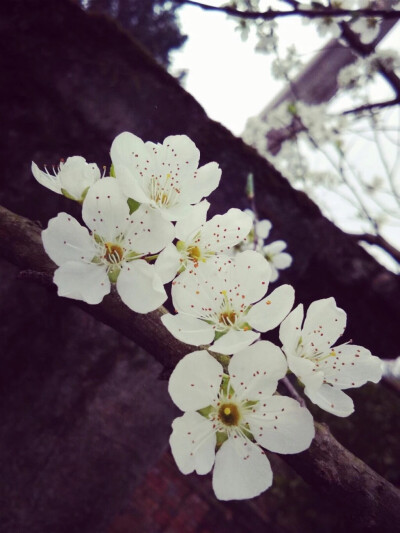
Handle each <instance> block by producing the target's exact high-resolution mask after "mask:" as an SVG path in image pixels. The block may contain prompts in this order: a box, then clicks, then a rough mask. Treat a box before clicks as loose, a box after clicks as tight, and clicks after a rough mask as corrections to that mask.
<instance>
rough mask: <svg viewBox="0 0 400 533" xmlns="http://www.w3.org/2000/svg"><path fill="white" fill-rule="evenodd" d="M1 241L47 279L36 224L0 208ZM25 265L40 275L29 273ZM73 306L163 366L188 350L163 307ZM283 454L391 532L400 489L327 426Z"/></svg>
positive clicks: (110, 299) (359, 516)
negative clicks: (166, 322) (300, 448)
mask: <svg viewBox="0 0 400 533" xmlns="http://www.w3.org/2000/svg"><path fill="white" fill-rule="evenodd" d="M0 242H1V246H0V254H1V255H2V256H3V257H4V258H5V259H7V260H8V261H11V262H12V263H14V264H16V265H18V266H20V267H22V268H25V269H28V272H25V274H24V276H25V277H27V278H28V279H29V278H30V279H35V280H37V278H38V279H39V281H40V283H42V282H43V280H44V283H45V284H47V283H48V280H49V275H50V274H51V272H52V271H53V270H54V269H55V265H54V264H52V262H51V261H50V259H49V258H48V257H47V256H46V254H45V252H44V250H43V247H42V245H41V238H40V228H39V227H38V226H37V225H36V224H34V223H32V222H31V221H30V220H28V219H26V218H23V217H20V216H18V215H16V214H14V213H12V212H10V211H8V210H7V209H5V208H3V207H0ZM29 269H33V270H35V271H37V272H38V273H39V274H32V273H29ZM42 273H44V275H43V274H42ZM46 280H47V281H46ZM77 305H79V306H80V307H81V308H83V309H85V311H86V312H88V313H89V314H91V315H93V316H94V317H96V318H97V319H99V320H101V321H102V322H104V323H106V324H108V325H110V326H112V327H113V328H114V329H115V330H116V331H118V332H120V333H122V334H123V335H125V336H126V337H128V338H130V339H132V340H134V341H135V342H136V343H138V344H139V345H141V346H142V347H143V348H145V349H146V350H147V351H148V352H149V353H151V354H152V355H154V357H156V359H158V361H160V362H161V363H162V364H163V365H164V367H166V368H167V369H171V368H173V367H174V365H175V364H176V363H177V362H178V361H179V359H180V358H181V357H182V356H183V355H185V354H186V353H188V352H189V351H190V349H191V347H190V346H188V345H186V344H183V343H181V342H179V341H178V340H176V339H175V338H174V337H172V336H171V335H170V333H169V332H168V331H167V330H166V329H165V328H164V327H163V325H162V323H161V321H160V317H161V316H162V315H163V314H164V313H166V310H165V309H163V308H160V309H158V310H156V311H154V312H152V313H148V314H146V315H140V314H137V313H134V312H133V311H131V310H130V309H128V307H126V306H125V305H124V304H123V303H122V302H121V300H120V298H119V296H118V295H117V294H116V292H113V293H111V294H110V295H108V296H106V297H105V298H104V300H103V302H102V303H101V304H100V305H96V306H94V305H87V304H85V303H82V302H77ZM282 458H283V459H284V460H285V461H287V462H288V463H289V464H290V465H291V466H293V468H295V470H296V471H297V472H298V473H299V474H300V475H302V476H303V477H304V479H306V480H307V481H309V482H310V483H311V484H312V485H314V486H317V487H318V488H322V490H323V491H324V492H325V493H326V494H327V495H328V496H329V497H331V498H334V499H335V500H336V501H337V502H338V504H340V505H341V506H343V507H344V508H347V510H348V511H349V512H350V513H352V515H353V517H356V520H355V522H356V524H357V531H363V532H373V531H376V532H378V531H379V533H384V532H389V531H393V529H392V526H393V524H395V523H399V521H400V491H398V490H397V489H396V488H395V487H394V486H393V485H391V484H390V483H389V482H388V481H386V480H385V479H383V478H382V477H381V476H379V475H378V474H377V473H376V472H374V471H373V470H372V469H371V468H369V467H368V466H367V465H366V464H364V463H363V462H362V461H360V460H359V459H358V458H357V457H355V456H354V455H353V454H352V453H351V452H349V451H348V450H346V449H345V448H344V447H343V446H342V445H341V444H339V443H338V442H337V441H336V440H335V439H334V437H333V436H332V435H331V433H330V432H329V430H328V428H327V427H325V426H322V425H320V424H316V437H315V439H314V441H313V444H312V446H311V448H310V449H309V450H307V451H306V452H303V453H302V454H297V455H293V456H290V455H288V456H282ZM353 531H356V529H354V527H353Z"/></svg>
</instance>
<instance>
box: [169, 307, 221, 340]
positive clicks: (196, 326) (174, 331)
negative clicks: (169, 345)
mask: <svg viewBox="0 0 400 533" xmlns="http://www.w3.org/2000/svg"><path fill="white" fill-rule="evenodd" d="M161 322H162V323H163V324H164V326H165V327H166V328H167V330H168V331H169V332H170V333H171V335H173V336H174V337H175V338H176V339H178V340H179V341H181V342H185V343H186V344H191V345H193V346H200V345H201V344H210V342H212V341H213V339H214V333H215V332H214V328H213V327H212V326H211V325H210V324H207V322H204V321H203V320H200V319H198V318H195V317H192V316H187V315H181V314H177V315H170V314H167V315H163V316H162V317H161Z"/></svg>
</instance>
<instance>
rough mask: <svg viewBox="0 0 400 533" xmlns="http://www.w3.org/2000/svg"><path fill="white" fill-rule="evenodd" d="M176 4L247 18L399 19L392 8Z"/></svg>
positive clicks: (182, 0)
mask: <svg viewBox="0 0 400 533" xmlns="http://www.w3.org/2000/svg"><path fill="white" fill-rule="evenodd" d="M174 2H175V3H176V4H187V5H191V6H196V7H199V8H201V9H204V10H205V11H219V12H221V13H226V14H227V15H230V16H232V17H240V18H242V19H248V20H256V19H262V20H273V19H276V18H283V17H292V16H300V17H305V18H325V17H329V18H340V17H349V16H350V17H370V18H373V17H376V18H381V19H395V20H397V19H400V11H396V10H394V9H356V10H355V9H335V8H330V7H326V8H322V6H321V8H318V9H302V8H299V7H296V8H294V9H290V10H276V9H268V10H267V11H241V10H239V9H236V8H234V7H231V6H210V5H208V4H203V3H202V2H196V1H194V0H174Z"/></svg>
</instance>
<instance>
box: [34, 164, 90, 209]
mask: <svg viewBox="0 0 400 533" xmlns="http://www.w3.org/2000/svg"><path fill="white" fill-rule="evenodd" d="M31 169H32V174H33V175H34V177H35V178H36V181H38V182H39V183H40V184H41V185H43V186H44V187H47V188H48V189H50V190H51V191H53V192H56V193H58V194H63V195H64V196H66V197H67V198H70V199H71V200H76V201H78V202H82V201H83V199H84V197H85V195H86V193H87V191H88V189H89V187H91V186H92V185H93V184H94V183H95V182H96V181H97V180H99V179H100V170H99V167H98V166H97V165H96V164H95V163H86V159H84V158H83V157H81V156H79V155H74V156H72V157H68V158H67V160H66V161H65V162H63V161H61V162H60V164H59V166H58V169H57V170H56V169H55V168H54V167H53V174H51V173H50V172H49V171H48V170H47V168H46V167H45V172H43V171H42V170H40V168H39V167H38V166H37V164H36V163H34V162H33V161H32V167H31Z"/></svg>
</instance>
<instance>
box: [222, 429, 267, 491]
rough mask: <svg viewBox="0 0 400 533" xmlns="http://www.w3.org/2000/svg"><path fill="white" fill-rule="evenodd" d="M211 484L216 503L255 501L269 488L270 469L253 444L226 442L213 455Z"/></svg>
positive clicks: (229, 440)
mask: <svg viewBox="0 0 400 533" xmlns="http://www.w3.org/2000/svg"><path fill="white" fill-rule="evenodd" d="M212 483H213V489H214V492H215V496H216V497H217V498H218V499H219V500H225V501H226V500H245V499H248V498H254V497H255V496H258V495H259V494H261V493H262V492H264V491H265V490H267V489H268V488H269V487H270V486H271V484H272V470H271V465H270V463H269V461H268V459H267V457H266V455H265V454H264V452H263V451H262V450H261V448H259V447H258V446H257V445H256V444H253V443H252V442H250V441H249V440H247V439H246V440H245V439H240V438H237V439H234V438H229V439H228V440H227V441H225V442H224V443H223V444H222V446H221V448H220V449H219V450H218V452H217V454H216V457H215V466H214V472H213V481H212Z"/></svg>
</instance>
